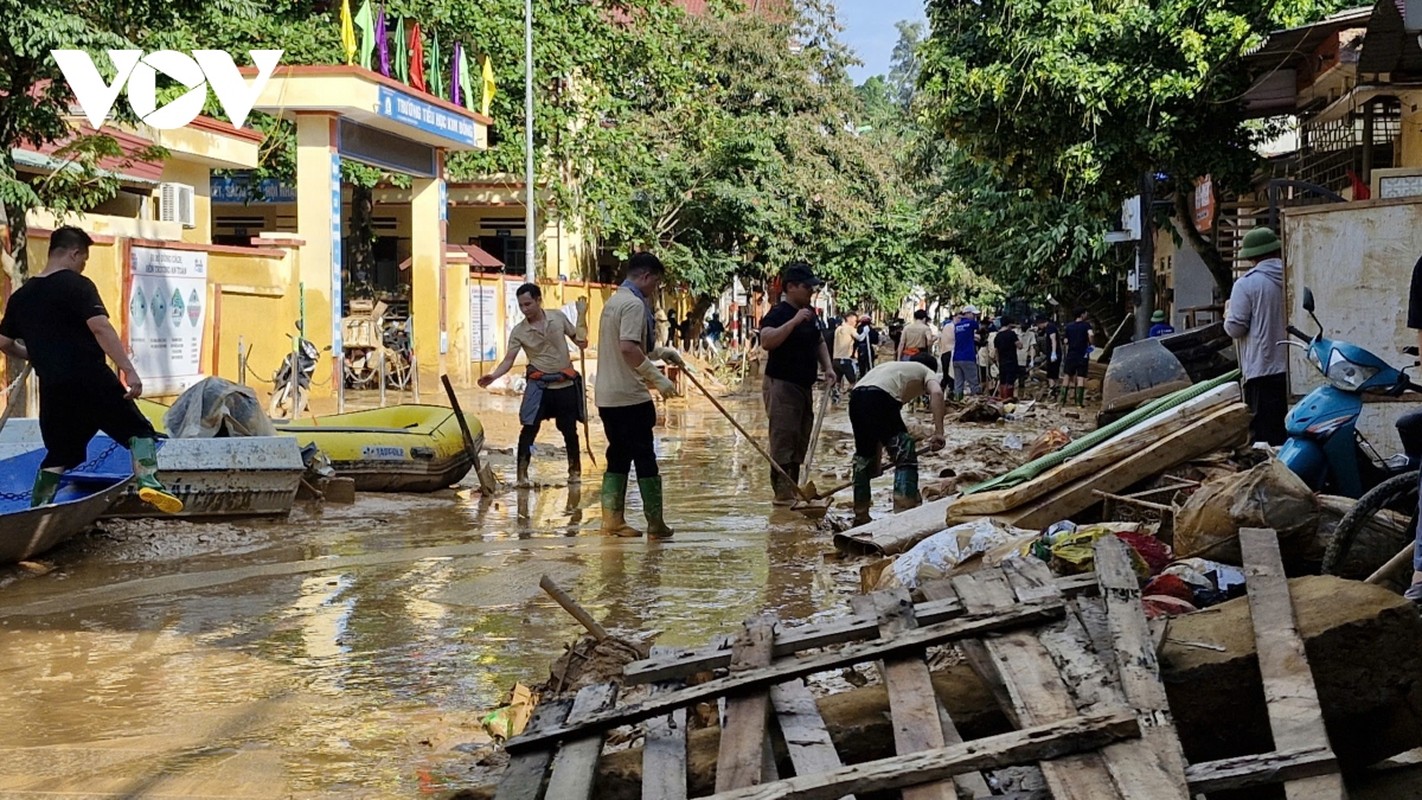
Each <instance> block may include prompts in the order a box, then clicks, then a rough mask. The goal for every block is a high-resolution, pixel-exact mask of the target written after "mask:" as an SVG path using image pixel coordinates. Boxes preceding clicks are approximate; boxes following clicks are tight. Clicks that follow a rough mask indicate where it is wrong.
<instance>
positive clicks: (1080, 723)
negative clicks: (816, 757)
mask: <svg viewBox="0 0 1422 800" xmlns="http://www.w3.org/2000/svg"><path fill="white" fill-rule="evenodd" d="M1139 733H1140V727H1139V726H1138V725H1137V723H1136V718H1135V715H1133V714H1129V713H1126V712H1119V713H1112V714H1088V715H1084V716H1080V717H1074V718H1072V719H1068V720H1062V721H1061V722H1054V723H1051V724H1048V725H1037V726H1034V727H1031V728H1027V729H1025V730H1020V731H1012V732H1010V733H1003V734H999V735H997V736H989V737H986V738H983V739H974V740H973V741H971V742H965V743H963V744H955V745H950V746H948V747H944V748H941V749H938V750H926V751H924V752H922V753H910V754H909V755H906V756H894V757H892V758H883V759H879V760H877V761H868V762H865V763H863V764H854V765H851V766H847V767H843V768H841V769H838V770H835V771H834V772H825V773H821V774H819V775H806V776H803V777H801V776H797V777H794V778H788V779H786V780H782V781H776V782H775V783H767V784H764V785H762V786H753V787H750V788H749V789H741V790H738V791H734V792H725V793H722V794H716V795H713V796H712V797H714V798H715V800H790V799H791V798H793V800H833V798H837V797H841V796H843V795H845V794H848V793H859V792H865V793H867V792H877V791H888V790H891V789H902V788H904V787H906V786H916V785H918V784H921V783H929V782H931V781H941V780H946V779H948V778H951V777H953V776H954V775H961V774H963V773H964V772H972V771H979V770H984V769H996V768H1000V767H1006V766H1012V765H1015V764H1025V763H1029V762H1033V761H1044V760H1048V759H1053V758H1059V757H1061V756H1064V755H1069V754H1072V753H1079V752H1082V751H1084V750H1094V749H1096V748H1098V747H1102V746H1104V745H1107V744H1110V743H1111V742H1113V741H1117V740H1119V739H1123V738H1129V737H1132V736H1136V735H1138V734H1139Z"/></svg>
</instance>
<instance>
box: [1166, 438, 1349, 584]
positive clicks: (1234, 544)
mask: <svg viewBox="0 0 1422 800" xmlns="http://www.w3.org/2000/svg"><path fill="white" fill-rule="evenodd" d="M1318 516H1319V515H1318V501H1317V500H1316V499H1315V498H1314V496H1313V492H1312V490H1310V489H1309V488H1308V484H1306V483H1304V482H1303V480H1302V479H1301V478H1299V476H1297V475H1295V474H1294V473H1293V472H1291V471H1290V470H1289V468H1288V467H1286V466H1284V465H1283V463H1281V462H1280V461H1278V460H1277V459H1269V460H1268V461H1265V462H1263V463H1262V464H1259V465H1257V466H1255V467H1254V468H1253V469H1250V470H1249V471H1247V472H1241V473H1238V474H1236V475H1230V476H1228V477H1226V478H1221V479H1218V480H1212V481H1210V482H1208V483H1206V484H1205V485H1204V486H1202V487H1200V489H1199V490H1198V491H1196V492H1195V493H1194V494H1193V495H1191V496H1190V499H1188V500H1186V501H1185V505H1184V506H1182V507H1181V508H1180V511H1179V512H1177V513H1176V515H1175V552H1177V553H1179V554H1181V555H1183V556H1186V557H1195V556H1200V557H1203V558H1209V559H1213V560H1215V561H1223V562H1225V563H1228V564H1239V563H1240V561H1241V556H1240V552H1239V529H1240V528H1271V529H1273V530H1275V531H1278V533H1279V551H1280V553H1281V554H1282V555H1283V557H1284V562H1285V564H1286V565H1287V564H1288V563H1290V562H1291V561H1297V560H1305V561H1307V560H1318V559H1319V558H1321V557H1322V553H1316V552H1314V551H1315V550H1316V549H1317V538H1318V537H1317V532H1318Z"/></svg>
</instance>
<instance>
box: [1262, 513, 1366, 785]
mask: <svg viewBox="0 0 1422 800" xmlns="http://www.w3.org/2000/svg"><path fill="white" fill-rule="evenodd" d="M1239 548H1240V552H1241V553H1242V554H1243V555H1244V581H1245V588H1246V589H1247V591H1248V596H1249V615H1250V618H1251V619H1252V620H1253V624H1254V647H1255V650H1256V651H1258V653H1259V672H1260V674H1261V675H1262V676H1263V678H1264V701H1265V703H1266V704H1267V706H1268V711H1269V729H1270V730H1271V731H1272V732H1273V734H1274V747H1275V749H1277V750H1292V749H1296V748H1303V747H1328V748H1330V751H1331V749H1332V746H1331V745H1330V744H1329V742H1328V731H1327V729H1325V728H1324V726H1323V710H1322V706H1320V705H1319V702H1318V689H1317V687H1315V686H1314V683H1313V672H1312V670H1310V669H1309V666H1308V656H1307V654H1306V653H1305V652H1304V645H1303V637H1301V636H1300V635H1299V629H1298V623H1297V622H1296V621H1295V619H1294V604H1293V599H1292V598H1291V597H1290V595H1289V583H1288V579H1287V578H1285V576H1284V562H1283V559H1282V558H1281V557H1280V556H1279V535H1278V534H1277V533H1275V532H1274V531H1272V530H1268V529H1265V528H1242V529H1241V530H1240V531H1239ZM1284 793H1285V795H1287V796H1288V798H1289V800H1324V798H1330V799H1331V800H1337V798H1342V797H1347V792H1346V791H1345V790H1344V788H1343V778H1342V776H1341V775H1339V774H1338V773H1336V772H1334V773H1332V774H1327V775H1314V776H1312V777H1306V778H1297V779H1294V780H1290V781H1288V782H1286V783H1285V784H1284Z"/></svg>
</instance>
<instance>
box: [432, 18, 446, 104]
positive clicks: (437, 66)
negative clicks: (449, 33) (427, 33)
mask: <svg viewBox="0 0 1422 800" xmlns="http://www.w3.org/2000/svg"><path fill="white" fill-rule="evenodd" d="M439 61H440V58H439V31H438V30H436V31H435V32H434V49H433V50H432V51H431V52H430V81H431V83H432V85H431V86H430V94H432V95H434V96H435V97H440V98H442V97H444V65H443V64H441V63H439Z"/></svg>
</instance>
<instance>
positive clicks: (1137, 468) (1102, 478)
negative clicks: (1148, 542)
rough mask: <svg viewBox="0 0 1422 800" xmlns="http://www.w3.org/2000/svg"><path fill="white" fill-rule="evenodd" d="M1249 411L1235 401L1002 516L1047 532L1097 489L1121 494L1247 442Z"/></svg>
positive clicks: (1091, 499)
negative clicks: (1198, 458)
mask: <svg viewBox="0 0 1422 800" xmlns="http://www.w3.org/2000/svg"><path fill="white" fill-rule="evenodd" d="M1249 419H1250V415H1249V407H1248V406H1246V405H1244V404H1243V403H1231V404H1230V405H1228V406H1225V407H1224V408H1222V409H1219V410H1217V411H1215V412H1214V413H1213V414H1211V415H1209V416H1208V417H1205V418H1204V419H1202V420H1199V421H1197V422H1194V423H1192V424H1190V425H1188V426H1186V427H1185V428H1182V429H1181V430H1178V431H1176V432H1175V433H1173V434H1171V435H1169V436H1166V437H1165V438H1164V439H1159V440H1157V441H1155V442H1154V443H1153V444H1151V445H1150V446H1148V447H1145V448H1143V449H1141V450H1140V451H1138V452H1136V453H1135V454H1134V455H1130V456H1127V457H1125V458H1121V459H1119V460H1117V461H1115V462H1114V463H1112V464H1111V465H1110V466H1107V467H1105V468H1103V469H1100V470H1098V471H1097V472H1095V473H1093V474H1092V475H1091V476H1089V477H1086V478H1083V479H1081V480H1079V481H1077V482H1076V483H1073V484H1071V485H1069V486H1065V487H1063V488H1061V489H1059V490H1057V491H1055V492H1053V493H1051V494H1049V495H1047V496H1046V497H1044V498H1042V499H1040V500H1038V501H1036V502H1035V503H1032V504H1030V505H1027V506H1025V507H1023V508H1020V509H1013V511H1011V512H1008V513H1007V514H1005V515H1004V516H1006V517H1007V518H1008V520H1009V521H1010V522H1011V523H1012V524H1013V525H1016V526H1017V527H1019V528H1029V529H1034V528H1044V527H1046V526H1048V525H1051V524H1052V523H1053V522H1056V521H1058V520H1063V519H1070V518H1071V517H1072V515H1073V514H1078V513H1080V512H1082V511H1085V510H1086V509H1088V508H1090V507H1091V506H1093V505H1095V504H1097V503H1099V502H1101V498H1099V497H1097V496H1096V495H1095V494H1093V493H1092V492H1093V490H1100V491H1103V492H1119V491H1121V490H1122V489H1125V488H1126V487H1128V486H1132V485H1134V484H1136V483H1139V482H1140V481H1143V480H1145V479H1146V478H1149V477H1152V476H1154V475H1158V474H1159V473H1161V472H1164V471H1165V470H1167V469H1170V468H1171V467H1174V466H1176V465H1178V464H1182V463H1184V462H1186V461H1189V460H1190V459H1192V458H1196V457H1198V456H1202V455H1204V454H1206V453H1209V452H1211V451H1213V450H1217V449H1219V448H1221V447H1224V446H1226V445H1228V444H1231V443H1234V442H1236V441H1243V439H1244V437H1245V432H1246V431H1247V430H1248V428H1249Z"/></svg>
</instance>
